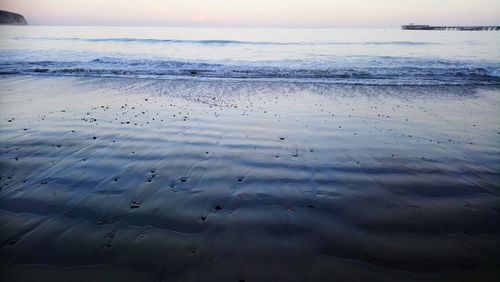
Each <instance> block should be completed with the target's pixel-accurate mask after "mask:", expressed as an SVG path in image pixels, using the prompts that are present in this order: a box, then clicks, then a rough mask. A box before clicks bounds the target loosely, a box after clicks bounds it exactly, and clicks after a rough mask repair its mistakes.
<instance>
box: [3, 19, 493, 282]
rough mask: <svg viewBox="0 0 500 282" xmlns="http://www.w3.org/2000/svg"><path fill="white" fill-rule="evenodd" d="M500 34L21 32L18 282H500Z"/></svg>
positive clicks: (14, 108) (15, 150) (15, 194)
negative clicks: (499, 277) (499, 276)
mask: <svg viewBox="0 0 500 282" xmlns="http://www.w3.org/2000/svg"><path fill="white" fill-rule="evenodd" d="M499 35H500V32H498V31H471V32H467V31H404V30H400V29H398V28H388V29H354V28H350V29H346V28H343V29H340V28H336V29H326V28H324V29H313V28H309V29H291V28H290V29H253V28H180V27H177V28H167V27H74V26H73V27H60V26H59V27H55V26H15V27H13V26H2V27H0V281H119V282H123V281H133V282H137V281H182V282H186V281H193V282H195V281H196V282H198V281H217V282H218V281H262V282H266V281H270V282H271V281H273V282H276V281H286V282H303V281H415V282H417V281H500V280H499V279H498V274H499V266H500V252H499V251H498V250H500V240H499V238H500V224H499V223H500V220H499V219H500V142H499V141H500V36H499Z"/></svg>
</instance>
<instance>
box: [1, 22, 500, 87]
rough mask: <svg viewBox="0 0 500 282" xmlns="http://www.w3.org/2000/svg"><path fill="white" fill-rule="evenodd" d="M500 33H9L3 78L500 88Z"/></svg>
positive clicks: (40, 29)
mask: <svg viewBox="0 0 500 282" xmlns="http://www.w3.org/2000/svg"><path fill="white" fill-rule="evenodd" d="M499 70H500V36H498V32H454V31H433V32H422V31H403V30H400V29H250V28H161V27H50V26H30V27H1V29H0V74H30V75H44V76H47V75H52V76H92V77H102V76H107V77H140V78H155V79H169V78H187V79H237V80H278V81H283V80H285V81H307V82H311V81H312V82H324V83H334V84H362V85H498V84H500V71H499Z"/></svg>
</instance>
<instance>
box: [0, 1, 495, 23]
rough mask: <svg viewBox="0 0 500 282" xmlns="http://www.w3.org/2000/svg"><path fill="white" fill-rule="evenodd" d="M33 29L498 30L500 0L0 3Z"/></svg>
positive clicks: (2, 7)
mask: <svg viewBox="0 0 500 282" xmlns="http://www.w3.org/2000/svg"><path fill="white" fill-rule="evenodd" d="M0 9H1V10H7V11H12V12H16V13H20V14H22V15H24V16H25V17H26V19H27V20H28V22H30V24H34V25H118V26H120V25H130V26H133V25H138V26H224V27H231V26H235V27H398V26H400V25H401V24H406V23H410V22H412V23H419V24H431V25H500V0H474V1H472V0H0Z"/></svg>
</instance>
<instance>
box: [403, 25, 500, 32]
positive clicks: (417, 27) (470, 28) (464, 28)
mask: <svg viewBox="0 0 500 282" xmlns="http://www.w3.org/2000/svg"><path fill="white" fill-rule="evenodd" d="M401 29H403V30H459V31H490V30H500V26H430V25H418V24H408V25H402V26H401Z"/></svg>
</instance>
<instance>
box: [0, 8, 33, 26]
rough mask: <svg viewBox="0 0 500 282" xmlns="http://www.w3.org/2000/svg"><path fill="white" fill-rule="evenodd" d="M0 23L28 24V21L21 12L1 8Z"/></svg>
mask: <svg viewBox="0 0 500 282" xmlns="http://www.w3.org/2000/svg"><path fill="white" fill-rule="evenodd" d="M0 25H28V22H27V21H26V19H25V18H24V17H23V16H21V15H19V14H16V13H11V12H7V11H3V10H0Z"/></svg>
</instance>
